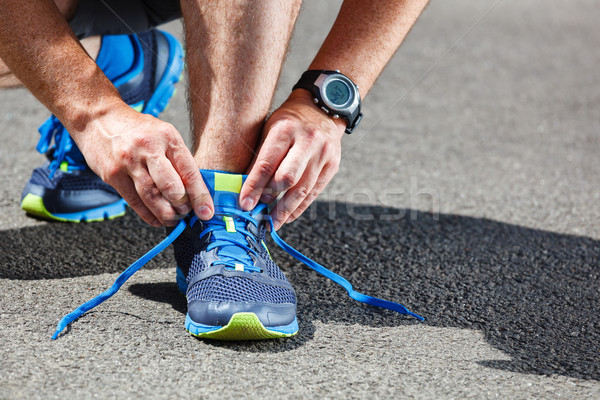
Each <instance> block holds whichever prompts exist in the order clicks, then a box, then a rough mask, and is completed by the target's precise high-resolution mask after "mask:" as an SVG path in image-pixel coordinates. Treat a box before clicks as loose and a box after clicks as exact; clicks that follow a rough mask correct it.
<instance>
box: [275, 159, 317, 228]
mask: <svg viewBox="0 0 600 400" xmlns="http://www.w3.org/2000/svg"><path fill="white" fill-rule="evenodd" d="M282 165H283V164H282ZM321 170H322V165H317V166H315V167H312V168H307V169H306V170H305V171H304V174H303V175H302V178H301V179H300V180H299V181H298V183H297V184H296V185H295V186H294V187H292V188H291V189H289V190H288V191H287V192H286V194H285V195H283V197H282V198H281V200H279V201H278V202H277V204H276V205H275V208H273V210H272V212H271V217H272V218H273V223H274V225H275V230H277V229H279V228H280V227H281V225H283V223H284V222H285V221H287V220H288V218H289V217H290V216H291V215H292V213H294V212H295V211H296V209H297V208H298V206H300V204H302V203H303V202H304V201H305V200H306V199H307V198H308V197H311V196H313V195H312V193H313V187H314V186H315V183H316V181H317V178H318V177H319V175H320V174H321ZM313 200H314V197H313ZM311 201H312V200H311Z"/></svg>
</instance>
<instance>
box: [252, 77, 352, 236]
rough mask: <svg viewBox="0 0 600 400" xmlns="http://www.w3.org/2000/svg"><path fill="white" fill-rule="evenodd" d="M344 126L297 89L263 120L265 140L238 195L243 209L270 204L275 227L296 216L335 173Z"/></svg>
mask: <svg viewBox="0 0 600 400" xmlns="http://www.w3.org/2000/svg"><path fill="white" fill-rule="evenodd" d="M345 127H346V123H345V121H343V120H339V119H337V120H336V119H333V118H331V117H329V116H328V115H326V114H325V113H324V112H323V111H321V110H319V109H318V108H317V107H316V106H315V105H314V103H313V101H312V96H311V95H310V93H309V92H307V91H305V90H302V89H296V90H294V91H293V92H292V94H291V95H290V97H288V99H287V100H286V101H285V103H283V105H282V106H281V107H280V108H279V109H278V110H276V111H275V112H274V113H273V114H272V115H271V116H270V117H269V119H268V120H267V122H266V124H265V127H264V129H263V142H262V144H261V146H260V149H259V152H258V155H257V156H256V157H255V158H254V160H253V162H252V164H251V165H250V167H249V173H248V178H247V179H246V182H245V183H244V186H243V187H242V190H241V193H240V200H241V206H242V208H243V209H245V210H247V211H249V210H252V209H253V208H254V207H255V206H256V204H257V203H258V201H259V199H260V201H262V202H264V203H271V202H272V201H273V200H275V199H276V198H277V196H278V195H279V194H280V193H281V192H284V191H287V192H286V193H285V194H284V195H283V197H282V198H281V199H280V200H279V201H278V202H277V205H276V206H275V208H273V210H272V211H271V216H272V217H273V222H274V224H275V229H279V228H280V227H281V225H283V224H284V223H286V222H288V223H289V222H292V221H293V220H295V219H296V218H298V217H299V216H300V215H301V214H302V213H303V212H304V210H306V209H307V208H308V206H309V205H310V204H311V203H312V202H313V201H314V200H315V199H316V198H317V196H318V195H319V193H321V192H322V191H323V189H324V188H325V186H327V184H328V183H329V181H330V180H331V178H333V176H334V175H335V174H336V173H337V171H338V168H339V165H340V158H341V139H342V136H343V135H344V130H345Z"/></svg>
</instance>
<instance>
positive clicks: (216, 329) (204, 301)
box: [174, 170, 298, 340]
mask: <svg viewBox="0 0 600 400" xmlns="http://www.w3.org/2000/svg"><path fill="white" fill-rule="evenodd" d="M202 177H203V178H204V182H205V183H206V185H207V187H208V188H209V191H210V193H211V195H212V196H213V201H214V204H215V214H214V217H213V218H212V219H210V220H209V221H201V220H199V219H198V218H197V217H195V216H193V217H190V218H188V220H187V226H186V229H185V230H184V232H183V233H182V234H181V236H179V238H178V239H177V240H176V241H175V242H174V248H175V259H176V261H177V284H178V286H179V289H180V290H181V291H182V292H183V293H185V295H186V297H187V302H188V312H187V316H186V321H185V327H186V329H187V330H188V332H190V333H191V334H192V335H194V336H197V337H202V338H210V339H222V340H249V339H272V338H280V337H289V336H293V335H295V334H296V333H297V332H298V320H297V319H296V294H295V292H294V289H293V288H292V286H291V285H290V283H289V282H288V280H287V279H286V277H285V275H284V274H283V272H281V270H280V269H279V267H278V266H277V265H276V264H275V262H273V260H272V259H271V256H270V254H269V251H268V249H267V245H266V243H265V240H266V233H267V229H266V219H265V217H266V213H267V208H266V205H264V204H263V205H260V206H258V207H256V208H255V209H254V210H253V211H244V210H242V209H241V208H240V207H239V202H238V196H239V192H240V189H241V187H242V183H243V181H244V179H245V176H243V175H239V174H230V173H225V172H216V171H206V170H202Z"/></svg>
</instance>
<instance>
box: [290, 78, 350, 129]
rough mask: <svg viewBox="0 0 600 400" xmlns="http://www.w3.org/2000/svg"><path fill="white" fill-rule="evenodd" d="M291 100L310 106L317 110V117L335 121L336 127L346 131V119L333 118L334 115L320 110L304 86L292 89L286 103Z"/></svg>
mask: <svg viewBox="0 0 600 400" xmlns="http://www.w3.org/2000/svg"><path fill="white" fill-rule="evenodd" d="M289 101H291V102H294V103H297V104H302V105H303V106H306V107H309V108H310V109H311V110H315V111H316V113H315V116H316V117H317V118H319V119H320V120H323V121H331V122H333V123H334V124H335V125H336V127H337V128H339V130H341V133H344V131H345V129H346V121H345V120H343V119H341V118H333V116H331V115H329V114H326V113H325V112H323V111H322V110H319V107H318V106H317V105H316V104H315V102H314V99H313V96H312V94H311V93H310V92H309V91H308V90H306V89H302V88H298V89H294V90H292V92H291V93H290V95H289V97H288V99H287V100H286V103H287V102H289Z"/></svg>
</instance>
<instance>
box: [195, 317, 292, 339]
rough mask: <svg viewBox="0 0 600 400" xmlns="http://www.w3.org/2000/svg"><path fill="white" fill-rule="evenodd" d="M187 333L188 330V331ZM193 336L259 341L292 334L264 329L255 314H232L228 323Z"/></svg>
mask: <svg viewBox="0 0 600 400" xmlns="http://www.w3.org/2000/svg"><path fill="white" fill-rule="evenodd" d="M188 332H189V330H188ZM190 333H191V334H192V335H193V336H196V337H199V338H203V339H216V340H261V339H277V338H284V337H291V336H294V335H295V334H296V333H298V332H294V333H281V332H276V331H271V330H269V329H267V328H265V327H264V325H263V324H262V323H261V322H260V320H259V319H258V317H257V316H256V314H254V313H237V314H233V316H232V317H231V319H230V320H229V323H228V324H227V325H225V326H224V327H222V328H221V329H218V330H216V331H212V332H205V333H199V334H193V333H192V332H190Z"/></svg>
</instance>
